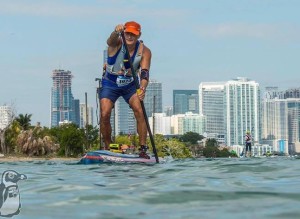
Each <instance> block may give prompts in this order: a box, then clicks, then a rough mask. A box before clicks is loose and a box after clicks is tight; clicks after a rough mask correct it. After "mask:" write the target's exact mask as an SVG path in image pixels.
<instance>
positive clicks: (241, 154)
mask: <svg viewBox="0 0 300 219" xmlns="http://www.w3.org/2000/svg"><path fill="white" fill-rule="evenodd" d="M244 151H245V146H244V147H243V150H242V153H240V157H242V156H244Z"/></svg>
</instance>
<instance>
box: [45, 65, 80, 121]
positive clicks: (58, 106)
mask: <svg viewBox="0 0 300 219" xmlns="http://www.w3.org/2000/svg"><path fill="white" fill-rule="evenodd" d="M72 77H73V75H72V74H71V71H65V70H53V71H52V80H53V85H52V88H51V110H50V111H51V127H54V126H58V125H59V122H63V121H70V122H74V123H76V121H75V111H74V97H73V94H72Z"/></svg>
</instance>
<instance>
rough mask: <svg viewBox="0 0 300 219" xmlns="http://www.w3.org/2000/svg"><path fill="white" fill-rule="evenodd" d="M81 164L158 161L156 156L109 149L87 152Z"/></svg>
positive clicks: (150, 162)
mask: <svg viewBox="0 0 300 219" xmlns="http://www.w3.org/2000/svg"><path fill="white" fill-rule="evenodd" d="M79 163H81V164H96V163H144V164H154V163H156V160H155V157H153V156H151V157H150V159H145V158H141V157H139V155H138V154H121V153H114V152H111V151H107V150H97V151H90V152H87V153H86V154H85V155H84V156H83V157H82V158H81V160H80V162H79Z"/></svg>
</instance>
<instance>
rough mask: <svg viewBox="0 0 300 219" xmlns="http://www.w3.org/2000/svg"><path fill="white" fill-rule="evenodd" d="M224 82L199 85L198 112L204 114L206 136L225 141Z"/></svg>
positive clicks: (221, 141)
mask: <svg viewBox="0 0 300 219" xmlns="http://www.w3.org/2000/svg"><path fill="white" fill-rule="evenodd" d="M224 109H225V82H203V83H200V85H199V112H200V114H201V115H205V116H206V130H205V133H206V134H207V136H208V137H212V136H213V138H215V139H217V140H218V141H219V142H220V143H224V142H225V133H226V131H225V110H224Z"/></svg>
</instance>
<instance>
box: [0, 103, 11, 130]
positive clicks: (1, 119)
mask: <svg viewBox="0 0 300 219" xmlns="http://www.w3.org/2000/svg"><path fill="white" fill-rule="evenodd" d="M11 121H12V108H11V107H10V106H0V130H3V129H5V128H6V127H7V126H8V125H9V124H10V122H11Z"/></svg>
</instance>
